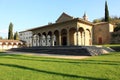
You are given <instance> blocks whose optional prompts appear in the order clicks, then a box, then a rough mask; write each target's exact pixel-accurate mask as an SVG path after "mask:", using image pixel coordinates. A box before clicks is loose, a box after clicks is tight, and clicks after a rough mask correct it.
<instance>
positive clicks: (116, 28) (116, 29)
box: [114, 24, 120, 32]
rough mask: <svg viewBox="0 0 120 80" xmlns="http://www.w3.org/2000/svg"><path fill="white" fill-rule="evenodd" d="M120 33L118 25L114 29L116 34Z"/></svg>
mask: <svg viewBox="0 0 120 80" xmlns="http://www.w3.org/2000/svg"><path fill="white" fill-rule="evenodd" d="M117 31H120V24H118V25H117V26H116V27H115V28H114V32H117Z"/></svg>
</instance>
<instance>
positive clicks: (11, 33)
mask: <svg viewBox="0 0 120 80" xmlns="http://www.w3.org/2000/svg"><path fill="white" fill-rule="evenodd" d="M8 39H9V40H10V39H13V24H12V23H10V25H9V30H8Z"/></svg>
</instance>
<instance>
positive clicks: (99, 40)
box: [20, 13, 113, 46]
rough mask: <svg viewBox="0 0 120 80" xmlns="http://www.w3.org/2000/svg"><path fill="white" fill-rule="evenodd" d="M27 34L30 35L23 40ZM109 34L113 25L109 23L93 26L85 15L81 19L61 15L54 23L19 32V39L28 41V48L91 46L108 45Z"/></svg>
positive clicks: (64, 14)
mask: <svg viewBox="0 0 120 80" xmlns="http://www.w3.org/2000/svg"><path fill="white" fill-rule="evenodd" d="M28 32H31V33H32V35H31V36H29V37H28V38H27V39H26V40H23V39H22V38H23V37H25V36H26V35H24V34H25V33H28ZM111 32H113V25H112V24H110V23H107V22H101V23H97V24H95V23H92V22H90V21H88V17H87V15H86V14H84V16H83V18H74V17H72V16H70V15H68V14H66V13H62V14H61V16H60V17H59V18H58V19H57V20H56V22H55V23H49V24H48V25H45V26H40V27H36V28H32V29H28V30H26V31H22V32H20V39H21V40H23V41H26V42H27V43H28V41H29V43H28V44H29V45H28V46H91V45H93V44H109V43H110V42H111V41H110V40H111ZM26 37H27V36H26Z"/></svg>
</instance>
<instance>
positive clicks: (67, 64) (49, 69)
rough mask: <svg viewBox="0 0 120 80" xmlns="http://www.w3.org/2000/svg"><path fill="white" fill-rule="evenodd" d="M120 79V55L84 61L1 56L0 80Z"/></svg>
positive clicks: (2, 54)
mask: <svg viewBox="0 0 120 80" xmlns="http://www.w3.org/2000/svg"><path fill="white" fill-rule="evenodd" d="M119 79H120V53H119V52H118V53H111V54H105V55H101V56H94V57H91V58H87V59H82V60H71V59H59V58H47V57H38V56H26V55H15V54H5V53H2V52H1V53H0V80H119Z"/></svg>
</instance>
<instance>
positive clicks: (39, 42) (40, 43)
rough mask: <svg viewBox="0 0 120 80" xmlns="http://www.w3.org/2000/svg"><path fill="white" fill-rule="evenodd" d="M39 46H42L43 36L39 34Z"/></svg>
mask: <svg viewBox="0 0 120 80" xmlns="http://www.w3.org/2000/svg"><path fill="white" fill-rule="evenodd" d="M39 46H41V36H39Z"/></svg>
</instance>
